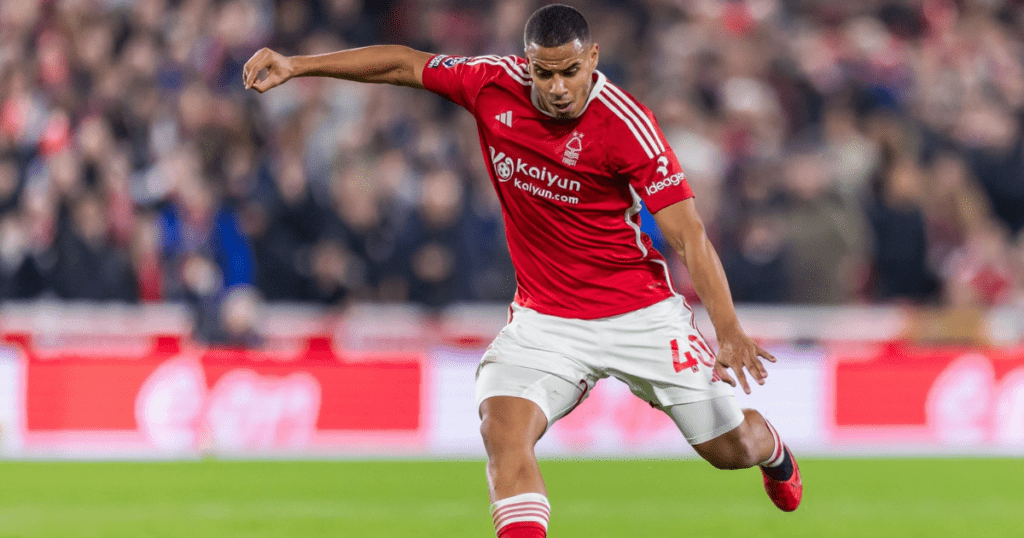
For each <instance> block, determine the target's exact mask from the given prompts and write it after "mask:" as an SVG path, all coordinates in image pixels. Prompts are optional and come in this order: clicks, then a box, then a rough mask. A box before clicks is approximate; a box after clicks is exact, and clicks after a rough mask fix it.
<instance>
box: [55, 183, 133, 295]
mask: <svg viewBox="0 0 1024 538" xmlns="http://www.w3.org/2000/svg"><path fill="white" fill-rule="evenodd" d="M70 211H71V218H70V223H69V224H70V226H69V229H64V230H62V231H61V232H59V233H58V237H57V243H56V247H57V260H56V265H55V266H54V268H53V287H54V290H55V291H56V292H57V296H59V297H61V298H63V299H89V300H94V301H107V300H119V301H135V300H136V299H137V297H138V291H137V290H136V288H135V279H134V277H133V276H132V274H131V271H130V268H129V265H128V262H127V260H126V259H125V258H124V255H123V254H122V253H121V252H118V251H117V250H115V249H114V247H113V245H112V244H111V243H110V240H109V238H108V235H107V217H106V215H107V208H106V207H105V202H104V200H103V199H102V198H100V196H99V195H97V194H95V193H92V192H89V193H86V194H83V195H82V196H81V198H79V199H78V200H77V201H76V202H75V203H74V206H73V207H72V208H71V209H70Z"/></svg>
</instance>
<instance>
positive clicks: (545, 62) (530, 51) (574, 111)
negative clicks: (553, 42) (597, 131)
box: [526, 40, 597, 120]
mask: <svg viewBox="0 0 1024 538" xmlns="http://www.w3.org/2000/svg"><path fill="white" fill-rule="evenodd" d="M526 59H527V60H528V61H529V62H530V76H531V78H533V92H534V94H535V95H536V96H537V101H538V102H539V103H540V107H541V109H543V110H544V111H545V112H548V113H549V114H551V115H552V116H554V117H556V118H558V119H561V120H568V119H572V118H575V117H577V116H579V115H580V114H582V113H583V107H584V106H586V104H587V98H588V97H589V96H590V88H591V86H592V85H593V82H592V81H591V78H592V75H593V74H594V69H596V68H597V44H596V43H587V44H585V43H581V42H580V41H579V40H573V41H570V42H568V43H566V44H564V45H560V46H557V47H550V48H548V47H541V46H539V45H535V44H532V43H531V44H530V46H529V47H526Z"/></svg>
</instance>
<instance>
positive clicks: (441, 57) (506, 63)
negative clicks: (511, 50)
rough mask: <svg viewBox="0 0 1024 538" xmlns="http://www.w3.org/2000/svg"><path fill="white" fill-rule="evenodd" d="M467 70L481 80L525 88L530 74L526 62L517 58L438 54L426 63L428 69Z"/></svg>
mask: <svg viewBox="0 0 1024 538" xmlns="http://www.w3.org/2000/svg"><path fill="white" fill-rule="evenodd" d="M460 65H461V66H462V67H463V68H469V69H470V70H471V71H472V72H473V73H475V74H476V75H477V76H480V77H481V78H485V79H489V80H493V81H494V82H498V83H501V82H510V83H514V84H518V85H523V86H527V85H529V84H530V73H529V70H528V67H527V63H526V60H525V59H523V58H520V57H518V56H495V55H487V56H449V55H446V54H438V55H436V56H434V57H433V58H431V60H430V62H428V63H427V68H428V69H455V68H457V67H458V66H460Z"/></svg>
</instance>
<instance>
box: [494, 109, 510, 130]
mask: <svg viewBox="0 0 1024 538" xmlns="http://www.w3.org/2000/svg"><path fill="white" fill-rule="evenodd" d="M494 119H496V120H498V121H499V122H501V123H504V124H505V125H507V126H509V127H512V111H511V110H506V111H504V112H502V113H501V114H498V115H497V116H494Z"/></svg>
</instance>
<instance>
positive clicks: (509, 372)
mask: <svg viewBox="0 0 1024 538" xmlns="http://www.w3.org/2000/svg"><path fill="white" fill-rule="evenodd" d="M692 319H693V316H692V313H691V312H690V310H689V309H688V308H687V307H686V305H685V304H684V303H683V300H682V298H681V297H670V298H668V299H665V300H664V301H661V302H658V303H655V304H653V305H651V306H648V307H646V308H641V309H639V310H635V311H633V312H628V313H626V314H621V315H618V316H612V317H608V318H601V319H594V320H582V319H571V318H561V317H556V316H548V315H545V314H541V313H539V312H537V311H535V310H532V309H530V308H526V307H523V306H519V305H516V304H513V305H512V309H511V315H510V321H509V323H508V325H506V326H505V328H504V329H502V330H501V332H500V333H499V334H498V336H497V337H496V338H495V339H494V341H493V342H492V343H491V345H490V346H489V347H488V348H487V351H486V352H484V356H483V358H482V359H481V360H480V366H479V367H478V368H477V384H476V401H477V406H478V407H479V404H480V403H482V402H483V401H484V400H486V399H487V398H490V397H493V396H515V397H519V398H525V399H528V400H530V401H532V402H534V403H536V404H537V405H538V406H539V407H540V408H541V410H542V411H543V412H544V415H545V416H546V417H547V419H548V427H549V428H550V427H551V425H552V424H554V423H555V421H557V420H558V419H560V418H562V417H563V416H565V415H567V414H568V413H569V412H570V411H572V410H573V409H574V408H575V407H576V406H577V405H579V404H580V402H582V401H583V400H584V399H586V397H587V396H588V395H589V392H590V390H591V389H592V388H593V387H594V385H595V384H596V383H597V381H598V380H599V379H603V378H605V377H609V376H611V377H615V378H616V379H619V380H621V381H623V382H624V383H626V385H628V386H629V388H630V390H631V391H632V392H633V394H635V395H636V396H637V397H639V398H641V399H643V400H644V401H646V402H648V403H649V404H651V406H652V407H654V408H656V409H661V410H663V411H665V412H666V413H668V414H669V415H670V416H671V417H672V419H673V420H674V421H675V422H676V424H677V425H678V426H679V429H680V430H681V431H682V432H683V435H684V436H685V437H686V440H687V441H688V442H689V443H690V444H698V443H703V442H704V441H709V440H711V439H714V438H715V437H718V436H719V435H722V434H723V433H726V432H728V431H730V430H732V429H733V428H735V427H737V426H739V425H740V423H742V422H743V412H742V411H741V410H740V409H739V406H738V405H737V403H736V400H735V397H734V396H733V392H732V387H730V386H729V385H727V384H726V383H724V382H722V381H720V380H718V378H717V376H716V375H714V361H715V358H714V354H713V353H712V351H711V347H710V346H709V345H708V344H707V342H705V341H704V338H703V337H702V336H701V334H700V333H699V332H698V331H697V329H696V328H694V326H693V325H692V324H691V320H692Z"/></svg>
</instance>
